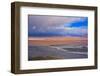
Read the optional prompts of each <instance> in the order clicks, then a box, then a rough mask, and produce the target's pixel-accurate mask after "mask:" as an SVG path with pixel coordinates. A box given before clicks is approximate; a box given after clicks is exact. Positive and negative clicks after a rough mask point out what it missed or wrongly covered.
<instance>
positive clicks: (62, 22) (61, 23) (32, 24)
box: [28, 15, 87, 36]
mask: <svg viewBox="0 0 100 76" xmlns="http://www.w3.org/2000/svg"><path fill="white" fill-rule="evenodd" d="M28 19H29V20H28V21H29V22H28V25H29V26H28V30H29V36H38V35H41V36H42V35H43V36H46V35H47V36H54V35H55V36H87V17H60V16H36V15H32V16H31V15H30V16H29V17H28Z"/></svg>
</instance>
